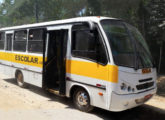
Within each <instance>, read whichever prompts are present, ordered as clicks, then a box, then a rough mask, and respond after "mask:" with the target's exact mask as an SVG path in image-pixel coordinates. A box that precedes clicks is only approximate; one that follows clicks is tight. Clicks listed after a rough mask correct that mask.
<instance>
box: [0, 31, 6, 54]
mask: <svg viewBox="0 0 165 120" xmlns="http://www.w3.org/2000/svg"><path fill="white" fill-rule="evenodd" d="M0 33H1V34H4V40H3V49H0V51H5V41H6V40H5V39H6V36H5V32H4V31H0ZM0 41H1V40H0Z"/></svg>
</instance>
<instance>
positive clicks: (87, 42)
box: [73, 31, 95, 51]
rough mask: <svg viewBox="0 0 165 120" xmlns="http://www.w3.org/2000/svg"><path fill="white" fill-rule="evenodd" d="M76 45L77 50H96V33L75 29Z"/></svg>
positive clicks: (74, 47) (74, 40)
mask: <svg viewBox="0 0 165 120" xmlns="http://www.w3.org/2000/svg"><path fill="white" fill-rule="evenodd" d="M73 35H74V39H73V42H74V46H73V50H76V51H95V45H94V44H95V40H94V34H93V33H90V31H74V32H73Z"/></svg>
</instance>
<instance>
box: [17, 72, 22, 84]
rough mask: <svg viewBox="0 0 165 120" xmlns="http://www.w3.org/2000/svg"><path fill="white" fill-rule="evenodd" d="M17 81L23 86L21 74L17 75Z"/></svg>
mask: <svg viewBox="0 0 165 120" xmlns="http://www.w3.org/2000/svg"><path fill="white" fill-rule="evenodd" d="M17 81H18V83H19V84H23V75H22V74H21V73H18V76H17Z"/></svg>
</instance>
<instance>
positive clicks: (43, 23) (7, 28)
mask: <svg viewBox="0 0 165 120" xmlns="http://www.w3.org/2000/svg"><path fill="white" fill-rule="evenodd" d="M102 19H116V18H110V17H101V16H90V17H77V18H70V19H64V20H56V21H49V22H42V23H35V24H26V25H20V26H14V27H5V28H1V29H0V31H7V30H16V29H23V28H33V27H42V26H50V25H58V24H67V23H74V22H83V21H93V22H98V21H100V20H102Z"/></svg>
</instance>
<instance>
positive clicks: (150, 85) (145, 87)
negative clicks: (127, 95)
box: [136, 82, 154, 90]
mask: <svg viewBox="0 0 165 120" xmlns="http://www.w3.org/2000/svg"><path fill="white" fill-rule="evenodd" d="M153 85H154V82H149V83H144V84H140V85H137V86H136V88H137V90H143V89H147V88H150V87H152V86H153Z"/></svg>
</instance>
